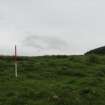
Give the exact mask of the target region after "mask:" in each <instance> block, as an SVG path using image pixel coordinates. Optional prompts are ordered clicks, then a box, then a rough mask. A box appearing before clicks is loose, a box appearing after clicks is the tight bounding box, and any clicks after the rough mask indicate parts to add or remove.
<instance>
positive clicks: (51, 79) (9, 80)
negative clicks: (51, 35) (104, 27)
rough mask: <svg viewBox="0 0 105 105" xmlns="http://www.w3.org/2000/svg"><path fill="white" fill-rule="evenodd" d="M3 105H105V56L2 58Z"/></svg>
mask: <svg viewBox="0 0 105 105" xmlns="http://www.w3.org/2000/svg"><path fill="white" fill-rule="evenodd" d="M0 105H105V56H101V55H100V56H98V55H86V56H85V55H84V56H43V57H19V58H18V78H17V79H16V78H15V77H14V64H13V58H12V57H0Z"/></svg>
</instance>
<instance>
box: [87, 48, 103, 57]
mask: <svg viewBox="0 0 105 105" xmlns="http://www.w3.org/2000/svg"><path fill="white" fill-rule="evenodd" d="M87 54H105V46H102V47H99V48H96V49H93V50H90V51H88V52H86V53H85V55H87Z"/></svg>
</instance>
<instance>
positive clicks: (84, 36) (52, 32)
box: [0, 0, 105, 56]
mask: <svg viewBox="0 0 105 105" xmlns="http://www.w3.org/2000/svg"><path fill="white" fill-rule="evenodd" d="M104 4H105V1H104V0H0V36H1V38H0V55H3V54H6V55H12V54H14V46H15V44H16V45H17V49H18V55H28V56H37V55H53V54H63V55H64V54H67V55H75V54H84V53H85V52H87V51H89V50H91V49H94V48H97V47H100V46H104V45H105V29H104V28H105V12H104V11H105V6H104Z"/></svg>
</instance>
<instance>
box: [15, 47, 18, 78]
mask: <svg viewBox="0 0 105 105" xmlns="http://www.w3.org/2000/svg"><path fill="white" fill-rule="evenodd" d="M17 76H18V73H17V47H16V45H15V77H16V78H17Z"/></svg>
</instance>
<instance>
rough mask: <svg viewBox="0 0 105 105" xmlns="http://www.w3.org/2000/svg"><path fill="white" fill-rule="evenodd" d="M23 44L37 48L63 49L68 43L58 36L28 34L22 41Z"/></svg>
mask: <svg viewBox="0 0 105 105" xmlns="http://www.w3.org/2000/svg"><path fill="white" fill-rule="evenodd" d="M22 43H23V45H24V46H29V47H34V48H36V49H39V50H46V49H47V50H65V49H67V48H69V45H68V43H67V42H66V41H65V40H63V39H61V38H58V37H52V36H51V37H50V36H39V35H30V36H28V37H26V38H25V40H24V41H23V42H22Z"/></svg>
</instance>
